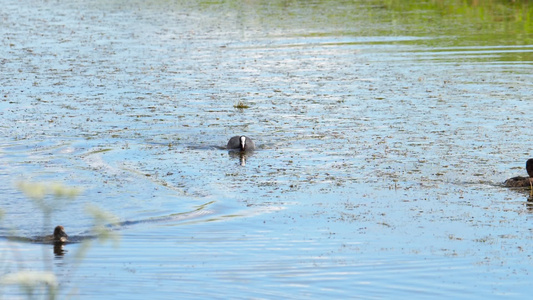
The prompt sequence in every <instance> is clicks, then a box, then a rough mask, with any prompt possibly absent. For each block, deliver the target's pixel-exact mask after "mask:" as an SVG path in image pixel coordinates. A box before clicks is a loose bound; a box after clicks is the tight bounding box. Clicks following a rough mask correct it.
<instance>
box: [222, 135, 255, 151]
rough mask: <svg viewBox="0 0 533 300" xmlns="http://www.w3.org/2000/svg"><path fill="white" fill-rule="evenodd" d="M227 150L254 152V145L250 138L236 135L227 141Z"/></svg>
mask: <svg viewBox="0 0 533 300" xmlns="http://www.w3.org/2000/svg"><path fill="white" fill-rule="evenodd" d="M226 148H228V150H240V151H243V152H244V151H254V150H255V144H254V141H252V139H251V138H249V137H247V136H244V135H240V136H239V135H236V136H234V137H232V138H231V139H229V141H228V145H227V146H226Z"/></svg>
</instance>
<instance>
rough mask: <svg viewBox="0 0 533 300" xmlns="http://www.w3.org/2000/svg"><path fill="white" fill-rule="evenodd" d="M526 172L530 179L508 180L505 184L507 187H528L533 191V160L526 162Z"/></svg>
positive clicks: (515, 178)
mask: <svg viewBox="0 0 533 300" xmlns="http://www.w3.org/2000/svg"><path fill="white" fill-rule="evenodd" d="M526 171H527V174H528V175H529V177H523V176H517V177H513V178H509V179H507V180H506V181H505V182H504V183H503V184H504V185H505V186H507V187H528V186H529V188H530V189H531V190H532V191H533V158H530V159H528V160H527V162H526Z"/></svg>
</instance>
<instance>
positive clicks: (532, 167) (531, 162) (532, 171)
mask: <svg viewBox="0 0 533 300" xmlns="http://www.w3.org/2000/svg"><path fill="white" fill-rule="evenodd" d="M526 170H527V174H528V175H529V177H533V158H530V159H528V160H527V162H526Z"/></svg>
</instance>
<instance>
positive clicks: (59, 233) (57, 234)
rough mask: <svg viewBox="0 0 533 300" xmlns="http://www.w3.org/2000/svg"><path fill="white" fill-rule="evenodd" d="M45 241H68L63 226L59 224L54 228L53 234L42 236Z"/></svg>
mask: <svg viewBox="0 0 533 300" xmlns="http://www.w3.org/2000/svg"><path fill="white" fill-rule="evenodd" d="M44 239H45V241H49V242H54V243H65V242H67V241H68V235H67V234H66V233H65V228H63V226H61V225H59V226H56V228H55V229H54V234H51V235H47V236H45V237H44Z"/></svg>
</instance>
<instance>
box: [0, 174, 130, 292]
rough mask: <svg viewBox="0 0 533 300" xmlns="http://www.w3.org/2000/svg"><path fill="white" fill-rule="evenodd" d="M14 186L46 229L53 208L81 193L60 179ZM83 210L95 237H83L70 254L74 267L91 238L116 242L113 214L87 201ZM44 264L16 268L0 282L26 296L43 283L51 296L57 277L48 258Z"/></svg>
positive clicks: (101, 241)
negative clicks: (39, 215) (37, 267)
mask: <svg viewBox="0 0 533 300" xmlns="http://www.w3.org/2000/svg"><path fill="white" fill-rule="evenodd" d="M17 188H18V189H19V190H20V191H22V192H23V193H24V194H25V195H26V196H27V197H28V198H29V199H30V200H31V201H32V202H33V203H34V204H35V205H36V206H37V208H38V209H39V210H40V211H41V212H42V213H43V223H44V224H43V225H44V226H43V228H47V229H49V228H52V226H50V220H51V217H52V214H53V213H54V211H55V209H57V208H58V207H64V206H65V204H68V203H70V202H71V201H73V200H74V199H75V198H76V197H77V196H78V195H79V194H80V193H81V189H79V188H75V187H68V186H65V185H63V184H61V183H48V184H47V183H36V182H19V183H18V184H17ZM86 212H87V213H88V214H89V215H90V216H92V218H93V219H94V223H93V226H92V229H91V232H92V234H93V236H94V237H95V239H90V238H87V239H85V240H83V241H82V242H81V244H80V246H79V247H78V248H77V251H76V252H75V254H74V256H73V259H74V264H73V269H74V270H75V269H76V268H77V267H78V266H79V265H80V264H81V262H82V261H83V258H84V257H85V255H86V254H87V251H88V250H89V248H90V246H91V245H92V242H93V241H94V240H97V241H98V242H100V243H103V242H106V241H111V242H113V244H114V246H118V242H119V239H120V236H119V234H118V233H117V231H116V230H112V229H110V226H112V225H113V224H117V223H118V218H117V217H115V216H114V215H112V214H111V213H109V212H106V211H104V210H101V209H99V208H98V207H96V206H94V205H88V206H87V207H86ZM3 214H4V211H3V210H1V209H0V219H2V216H3ZM61 246H62V245H61ZM45 250H46V248H45V247H43V252H44V251H45ZM45 257H46V253H43V260H45ZM45 266H47V267H45V269H48V270H45V271H31V270H19V271H17V272H13V273H9V274H5V275H3V276H1V277H0V285H17V286H19V287H20V288H21V289H22V290H23V291H24V292H25V293H26V296H27V298H28V299H30V298H34V296H35V294H36V291H38V290H39V289H40V288H42V287H45V288H47V298H48V299H55V298H56V297H57V292H58V280H57V277H56V275H55V273H54V272H53V271H52V264H51V262H49V263H48V264H45ZM74 270H73V271H74Z"/></svg>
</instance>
